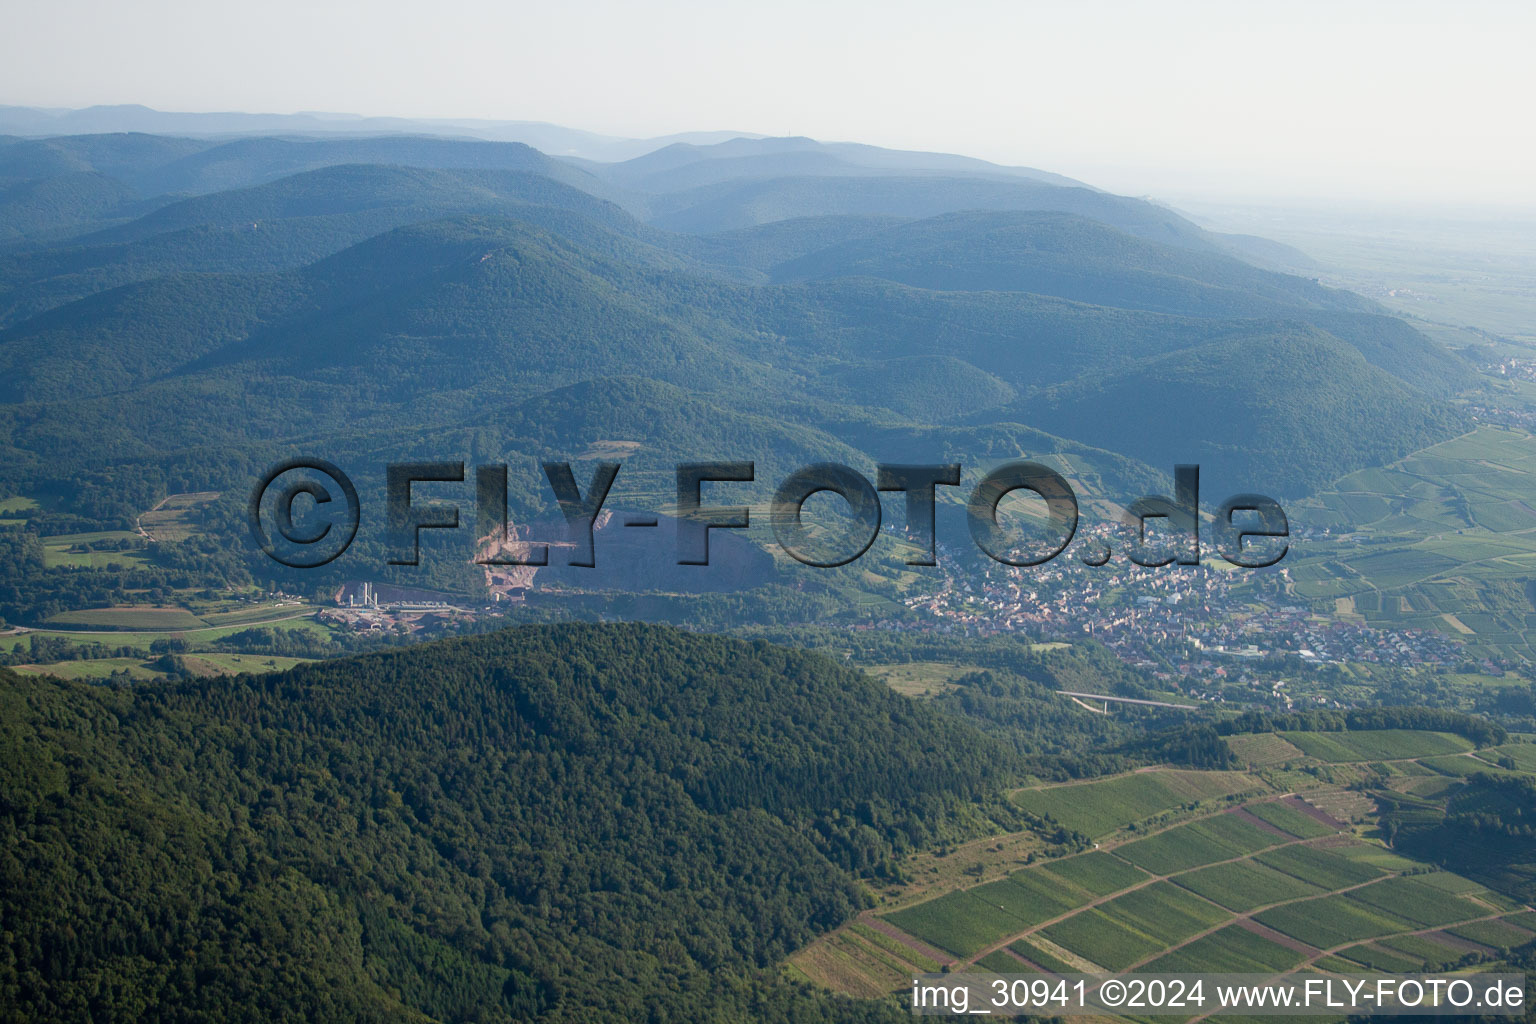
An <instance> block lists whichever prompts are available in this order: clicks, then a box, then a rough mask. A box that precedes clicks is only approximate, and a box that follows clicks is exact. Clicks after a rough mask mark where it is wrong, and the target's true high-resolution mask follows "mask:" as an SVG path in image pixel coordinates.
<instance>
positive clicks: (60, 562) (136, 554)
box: [40, 530, 144, 569]
mask: <svg viewBox="0 0 1536 1024" xmlns="http://www.w3.org/2000/svg"><path fill="white" fill-rule="evenodd" d="M40 540H41V542H42V545H43V568H45V569H60V568H71V569H78V568H85V569H105V568H107V567H108V566H110V565H112V564H113V563H116V564H118V565H120V566H123V567H124V568H128V567H131V566H135V565H143V564H144V555H143V551H142V549H133V550H127V551H92V550H89V545H91V544H95V543H99V542H101V541H107V542H110V543H114V544H116V543H121V542H123V541H128V542H130V543H133V544H137V543H138V542H139V535H138V534H136V533H133V532H131V531H129V530H103V531H99V532H95V533H64V534H57V535H54V536H49V537H42V538H40Z"/></svg>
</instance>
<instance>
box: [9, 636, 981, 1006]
mask: <svg viewBox="0 0 1536 1024" xmlns="http://www.w3.org/2000/svg"><path fill="white" fill-rule="evenodd" d="M1008 769H1009V755H1007V754H1005V753H1004V752H1003V750H1002V748H1001V747H1000V746H999V745H997V744H996V743H995V742H994V741H993V740H991V739H989V738H988V737H985V736H983V735H981V734H979V733H977V732H976V731H974V730H972V729H970V728H969V727H967V726H965V725H963V724H960V723H958V722H956V721H955V720H952V719H948V718H945V717H943V716H942V715H941V714H940V713H939V712H936V711H934V710H932V709H931V708H928V707H925V706H923V705H920V704H917V703H915V702H910V701H906V700H904V699H902V698H899V697H896V696H894V695H892V694H891V693H890V692H889V691H887V690H885V689H884V688H883V687H881V686H879V685H878V684H876V683H873V682H871V681H870V680H868V679H867V678H865V677H863V676H861V675H859V674H857V673H855V672H852V671H849V670H847V669H844V668H842V667H840V666H838V665H836V664H834V663H833V662H831V661H829V660H827V659H825V658H823V657H821V656H818V655H814V654H809V653H805V652H798V651H792V650H788V649H784V648H778V647H774V646H771V645H768V644H764V643H747V642H741V641H735V640H727V639H722V638H716V637H705V636H696V635H692V634H688V633H683V632H678V631H675V630H670V629H664V628H657V627H646V626H634V625H629V626H560V627H538V628H523V629H515V630H508V631H505V632H502V633H498V634H493V635H488V636H481V637H476V638H472V639H464V640H455V641H447V642H441V643H434V644H427V645H421V646H417V647H413V648H410V649H407V650H403V651H399V652H395V653H389V654H381V655H373V656H367V657H362V658H355V659H349V660H344V661H335V662H329V663H325V664H320V665H314V666H308V667H304V668H300V669H296V670H294V671H291V672H288V673H284V674H281V675H271V676H260V677H252V676H241V677H239V678H235V679H228V678H224V679H217V680H211V681H190V682H184V683H179V684H175V685H146V686H140V687H135V688H133V689H123V690H113V689H107V688H103V687H93V686H87V685H81V684H71V683H64V682H58V681H49V680H38V679H35V678H32V679H27V680H25V681H24V680H23V679H22V678H20V677H18V676H15V675H13V674H10V673H8V672H5V671H3V670H0V779H3V783H0V830H3V832H4V836H5V838H4V842H3V844H0V849H3V850H4V851H5V853H4V855H3V856H0V885H3V886H4V888H5V891H7V892H8V893H11V894H12V896H11V897H10V898H9V899H8V900H7V906H6V919H5V921H4V930H5V931H6V933H7V940H6V946H7V954H8V955H7V958H6V959H5V960H4V961H3V962H0V1006H3V1007H6V1008H8V1013H9V1015H10V1016H9V1019H17V1020H22V1019H27V1020H86V1019H90V1020H96V1021H114V1020H134V1021H153V1020H177V1021H187V1020H219V1021H226V1020H263V1021H266V1020H303V1021H310V1022H317V1021H343V1020H344V1021H357V1020H399V1021H420V1020H428V1019H435V1020H484V1021H496V1020H507V1019H512V1018H517V1019H542V1020H550V1021H597V1020H646V1019H649V1020H674V1021H684V1020H687V1021H695V1020H701V1021H702V1020H724V1019H730V1020H743V1019H753V1020H765V1021H776V1020H863V1019H885V1018H886V1016H887V1015H889V1016H890V1019H893V1020H894V1019H895V1016H894V1015H895V1011H894V1010H891V1009H890V1008H888V1007H885V1006H884V1005H883V1004H878V1003H875V1004H867V1005H862V1004H860V1005H856V1004H851V1003H846V1002H833V1001H831V997H827V996H823V995H818V994H813V993H811V992H809V991H806V990H802V989H799V988H796V987H793V986H791V985H790V984H789V983H787V982H784V981H782V980H780V979H779V978H778V976H777V974H776V973H775V972H774V970H773V965H774V964H775V963H776V962H777V961H778V960H779V959H780V958H781V957H783V956H784V955H785V954H786V953H787V952H789V951H791V950H793V949H795V948H797V947H798V946H800V945H802V944H804V943H805V942H807V941H808V940H809V939H810V938H812V937H813V936H814V935H815V934H816V933H818V932H820V931H822V930H825V929H827V928H829V927H832V926H833V925H835V924H837V923H838V922H840V921H842V920H844V919H845V918H847V917H848V916H849V915H851V914H852V913H854V912H855V911H856V910H857V909H858V907H859V905H860V900H861V895H860V890H859V888H858V886H857V884H856V882H855V880H854V872H873V873H876V874H878V873H879V872H881V871H882V866H883V864H884V863H885V862H887V861H888V860H889V859H890V858H891V857H892V856H894V855H896V854H898V853H900V852H902V851H904V850H907V849H909V848H911V847H912V846H913V845H914V844H917V843H923V842H931V841H935V840H942V839H944V838H947V837H948V836H950V835H953V834H955V830H957V829H958V827H959V825H958V821H957V817H956V814H957V813H958V812H957V810H956V808H958V807H959V806H960V805H961V803H962V802H966V803H970V804H971V805H972V806H973V807H974V802H975V798H976V797H978V796H982V795H984V794H986V793H987V792H990V791H991V790H993V789H994V788H996V786H998V785H1000V784H1001V782H1002V781H1003V779H1002V775H1003V774H1004V773H1006V772H1007V771H1008Z"/></svg>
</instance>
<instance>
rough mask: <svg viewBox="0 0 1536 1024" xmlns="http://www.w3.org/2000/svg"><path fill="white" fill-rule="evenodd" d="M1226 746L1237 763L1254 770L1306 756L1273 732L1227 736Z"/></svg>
mask: <svg viewBox="0 0 1536 1024" xmlns="http://www.w3.org/2000/svg"><path fill="white" fill-rule="evenodd" d="M1227 746H1228V747H1229V748H1230V749H1231V751H1232V753H1233V754H1234V755H1235V756H1236V757H1237V759H1238V760H1239V761H1242V762H1243V763H1244V764H1247V765H1250V766H1253V767H1256V768H1267V767H1269V766H1270V765H1276V764H1284V763H1285V762H1287V761H1297V760H1300V759H1301V758H1303V757H1305V756H1306V755H1305V754H1303V753H1302V752H1301V750H1300V749H1299V748H1297V747H1296V745H1295V744H1293V743H1291V742H1289V741H1288V740H1286V739H1285V737H1283V736H1281V735H1279V734H1278V733H1273V732H1260V733H1244V734H1239V735H1237V736H1228V737H1227Z"/></svg>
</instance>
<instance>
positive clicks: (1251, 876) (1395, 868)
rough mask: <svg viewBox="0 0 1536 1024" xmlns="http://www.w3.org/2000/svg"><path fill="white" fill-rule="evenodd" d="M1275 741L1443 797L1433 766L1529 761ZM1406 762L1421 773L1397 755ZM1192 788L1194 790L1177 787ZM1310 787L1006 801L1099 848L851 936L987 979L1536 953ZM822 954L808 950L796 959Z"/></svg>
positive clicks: (1378, 745)
mask: <svg viewBox="0 0 1536 1024" xmlns="http://www.w3.org/2000/svg"><path fill="white" fill-rule="evenodd" d="M1276 738H1277V739H1280V741H1281V742H1283V743H1286V744H1288V745H1290V747H1291V749H1294V750H1295V751H1297V753H1298V755H1299V759H1300V760H1301V761H1302V763H1303V765H1306V764H1314V765H1315V764H1317V763H1318V762H1319V760H1320V759H1321V758H1329V759H1331V760H1330V761H1329V762H1327V764H1325V765H1324V766H1325V767H1330V766H1342V767H1343V768H1345V769H1348V771H1347V772H1346V773H1345V774H1347V775H1348V776H1349V778H1350V779H1351V780H1353V779H1355V778H1357V777H1358V778H1361V779H1375V780H1376V785H1379V786H1382V787H1383V788H1385V787H1386V784H1387V783H1388V782H1392V783H1394V784H1395V783H1396V782H1397V780H1399V779H1402V780H1409V781H1410V782H1421V781H1436V780H1438V781H1440V782H1442V783H1445V784H1447V785H1449V786H1453V787H1454V786H1457V785H1460V784H1461V783H1460V780H1459V779H1458V778H1457V777H1455V776H1451V775H1446V774H1439V773H1437V772H1436V767H1437V766H1438V765H1440V764H1441V763H1443V762H1448V763H1452V764H1455V765H1457V766H1458V767H1460V766H1461V765H1463V764H1465V765H1467V766H1470V767H1471V768H1472V769H1474V770H1475V769H1477V768H1478V767H1479V766H1481V767H1483V768H1487V767H1488V766H1489V762H1488V761H1485V760H1482V758H1484V757H1487V758H1492V759H1494V760H1497V759H1498V758H1499V757H1510V758H1514V757H1516V756H1519V757H1520V758H1521V762H1522V763H1525V762H1526V758H1527V756H1528V754H1529V753H1530V752H1532V751H1536V745H1533V744H1525V743H1511V744H1507V745H1506V746H1504V747H1500V748H1497V750H1484V751H1478V752H1477V754H1478V755H1479V756H1477V757H1474V756H1471V754H1470V753H1467V752H1466V751H1467V749H1468V747H1469V746H1470V745H1469V744H1467V743H1466V741H1464V740H1462V739H1461V738H1460V737H1454V736H1448V735H1446V734H1440V733H1414V732H1407V731H1392V732H1355V733H1312V734H1289V735H1288V736H1286V737H1284V738H1283V739H1282V738H1279V737H1276ZM1319 740H1321V742H1318V741H1319ZM1255 749H1261V748H1259V747H1257V746H1256V747H1255ZM1510 751H1514V753H1513V754H1511V753H1510ZM1414 754H1417V755H1418V757H1419V760H1406V759H1405V758H1407V757H1409V756H1411V755H1414ZM1291 759H1292V758H1291V757H1290V755H1287V758H1286V760H1291ZM1385 762H1390V764H1387V763H1385ZM1357 766H1358V768H1357ZM1495 770H1496V771H1497V770H1500V769H1495ZM1326 774H1327V773H1324V775H1326ZM1202 775H1203V776H1204V780H1203V781H1204V784H1203V785H1202V784H1201V780H1200V779H1198V778H1192V776H1193V777H1198V776H1202ZM1264 779H1269V780H1270V782H1268V783H1266V782H1265V781H1263V780H1264ZM1321 779H1322V777H1321V776H1312V775H1308V774H1307V773H1306V772H1303V771H1284V772H1277V773H1271V772H1268V771H1262V770H1261V771H1257V772H1256V773H1255V774H1252V775H1250V774H1247V773H1241V772H1204V773H1200V772H1188V771H1178V770H1173V769H1155V770H1148V771H1141V772H1135V773H1131V774H1128V775H1121V776H1116V777H1112V778H1106V779H1102V780H1097V781H1094V782H1090V783H1080V784H1068V785H1062V786H1051V787H1043V788H1037V789H1030V790H1024V791H1022V792H1020V793H1017V794H1015V796H1016V799H1018V801H1019V802H1020V804H1021V806H1024V807H1026V808H1027V809H1029V810H1031V811H1033V812H1035V813H1046V812H1047V809H1049V813H1050V817H1051V819H1052V820H1055V821H1058V822H1061V821H1062V819H1063V818H1064V819H1065V821H1066V822H1070V823H1071V825H1070V826H1069V827H1072V828H1075V829H1076V830H1077V831H1079V832H1080V833H1082V834H1091V832H1090V830H1091V831H1092V832H1096V833H1097V835H1098V841H1097V842H1093V843H1091V846H1092V848H1091V849H1088V850H1086V851H1084V852H1080V853H1076V854H1072V855H1070V856H1064V857H1056V858H1047V859H1042V860H1037V861H1035V862H1034V863H1032V864H1030V865H1028V866H1026V867H1024V868H1022V869H1021V870H1016V871H1013V872H1012V873H1011V874H1009V875H1007V876H1006V877H1005V878H1003V879H1001V880H995V881H988V882H984V883H981V884H978V883H977V882H976V881H975V880H974V879H973V880H970V881H961V882H958V883H957V887H956V888H954V889H951V890H949V891H945V892H941V893H939V894H937V895H934V894H933V893H932V892H930V891H924V890H922V889H920V888H914V889H912V890H911V895H910V896H909V897H907V898H906V899H905V901H903V900H902V898H901V897H900V895H899V893H898V894H897V895H896V898H895V900H894V903H895V905H894V906H888V907H886V908H877V909H876V910H873V911H869V912H866V913H865V914H864V915H863V916H862V918H861V925H862V926H863V927H872V926H875V925H878V926H879V927H880V928H881V929H883V931H882V933H881V934H882V937H883V938H884V939H885V940H886V941H890V942H895V943H897V944H898V947H899V948H903V949H909V950H911V949H919V950H924V951H926V955H928V956H929V957H930V958H931V959H932V960H933V961H934V962H936V963H938V964H940V965H942V966H944V967H947V968H948V969H949V970H951V971H960V970H965V969H967V968H970V967H972V966H974V968H975V969H977V970H991V971H997V972H1002V973H1028V972H1029V971H1031V970H1033V969H1036V968H1038V969H1043V970H1047V971H1057V972H1062V971H1096V970H1116V971H1120V970H1133V971H1138V972H1140V971H1169V972H1172V971H1230V972H1285V971H1291V970H1297V969H1303V968H1313V967H1316V968H1321V969H1325V970H1336V971H1344V972H1349V971H1357V972H1358V971H1387V972H1417V971H1420V970H1422V969H1424V968H1425V965H1426V964H1427V965H1430V968H1431V969H1436V970H1438V969H1442V968H1449V967H1452V966H1456V965H1460V964H1463V963H1466V962H1469V960H1468V958H1470V961H1486V960H1487V959H1488V958H1497V956H1498V955H1499V951H1500V950H1507V949H1510V948H1514V947H1517V946H1523V945H1526V944H1529V943H1533V942H1536V912H1533V911H1531V910H1529V909H1528V908H1526V907H1525V906H1523V905H1522V904H1521V903H1519V902H1518V901H1516V900H1514V899H1512V898H1510V897H1508V896H1506V895H1504V894H1502V893H1499V892H1496V891H1492V890H1489V889H1487V888H1485V885H1484V883H1483V882H1481V881H1478V880H1476V879H1473V878H1467V877H1463V876H1461V875H1458V874H1454V873H1451V872H1447V871H1443V870H1438V869H1436V868H1435V867H1433V866H1432V865H1429V864H1425V863H1423V862H1421V861H1418V860H1415V859H1413V858H1411V857H1408V856H1405V855H1404V853H1403V852H1402V851H1399V850H1394V849H1391V848H1389V847H1388V846H1387V845H1385V843H1384V842H1382V841H1381V840H1380V839H1379V838H1374V837H1376V836H1378V834H1379V833H1378V832H1377V829H1376V825H1375V813H1376V812H1375V811H1374V807H1375V806H1376V805H1375V803H1374V802H1373V799H1372V797H1371V795H1370V794H1369V793H1368V792H1358V791H1355V790H1352V789H1349V788H1347V787H1345V786H1344V785H1343V784H1342V783H1339V782H1337V781H1334V782H1332V783H1328V782H1324V781H1321ZM1276 783H1282V784H1283V785H1285V786H1286V787H1290V786H1294V785H1303V787H1304V788H1303V789H1302V790H1301V791H1300V792H1297V791H1295V790H1292V789H1288V788H1287V789H1281V788H1278V786H1276V785H1275V784H1276ZM1308 785H1310V787H1311V788H1305V787H1306V786H1308ZM1245 787H1246V788H1245ZM1272 787H1273V788H1272ZM1229 796H1232V797H1233V798H1232V799H1227V797H1229ZM1325 811H1326V812H1327V813H1325ZM1115 814H1120V815H1122V816H1123V817H1122V818H1121V820H1120V821H1118V822H1116V821H1115V820H1114V817H1113V816H1114V815H1115ZM1330 814H1332V815H1335V816H1334V817H1330ZM1346 820H1347V821H1353V822H1354V823H1355V824H1353V825H1349V824H1343V823H1342V822H1344V821H1346ZM1063 823H1065V822H1063ZM1133 825H1134V826H1135V827H1132V826H1133ZM989 842H993V841H992V840H989ZM1479 877H1481V876H1479ZM1490 884H1491V883H1490ZM889 895H890V894H889V893H888V894H887V896H889ZM835 948H836V947H835V946H834V945H830V944H827V943H825V941H824V940H818V942H817V943H813V944H812V947H811V949H814V950H815V951H816V952H815V954H814V956H808V957H807V959H808V960H816V959H817V958H822V959H824V958H826V957H827V956H832V955H834V953H831V952H828V950H834V951H835ZM854 952H855V951H850V952H849V954H848V955H847V956H845V957H843V959H842V960H839V961H838V962H837V964H836V965H834V966H833V967H829V968H827V969H824V970H821V971H820V974H818V972H817V969H816V968H814V967H811V968H806V973H807V974H808V976H811V977H812V978H813V979H815V980H820V979H821V978H827V977H831V976H832V975H833V974H834V973H835V972H836V971H846V970H848V969H849V967H848V964H849V963H853V962H854ZM856 952H858V953H859V956H860V957H862V958H863V960H860V961H859V962H864V961H867V960H868V955H867V953H866V952H864V951H856ZM799 956H800V954H797V958H798V957H799ZM797 962H798V961H797ZM864 971H865V974H864V975H863V976H862V977H863V980H862V981H860V982H859V984H860V985H864V986H866V987H867V986H871V985H874V986H875V987H879V985H881V984H884V983H885V982H887V981H890V980H891V976H890V975H889V974H888V973H887V974H881V975H879V978H880V979H881V980H880V981H878V982H875V981H872V980H871V979H872V978H874V977H875V976H876V968H875V967H874V966H866V967H865V968H864ZM822 983H824V984H825V983H827V982H825V981H822ZM833 987H834V988H836V987H838V986H837V985H833ZM894 987H896V986H894V985H893V986H892V988H887V989H885V991H891V990H892V989H893V988H894ZM842 990H844V991H852V990H853V989H851V988H847V987H844V988H843V989H842Z"/></svg>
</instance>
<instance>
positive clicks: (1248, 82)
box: [0, 0, 1536, 204]
mask: <svg viewBox="0 0 1536 1024" xmlns="http://www.w3.org/2000/svg"><path fill="white" fill-rule="evenodd" d="M0 26H3V28H4V31H0V103H12V104H23V105H30V106H88V105H92V104H98V103H142V104H145V105H147V106H152V107H157V108H160V109H164V110H200V111H210V110H247V111H260V112H277V113H289V112H295V111H301V110H329V111H346V112H352V113H360V114H378V115H399V116H432V117H483V118H498V119H510V120H540V121H552V122H555V123H558V124H565V125H569V126H572V127H579V128H587V129H590V130H594V131H600V132H606V133H612V134H619V135H630V136H637V135H638V136H650V135H658V134H666V133H671V132H677V131H690V130H700V129H722V128H728V129H737V130H745V131H752V132H759V133H764V134H771V135H786V134H796V135H810V136H813V137H816V138H820V139H828V140H834V139H836V140H841V139H846V140H854V141H861V142H871V143H876V144H879V145H888V146H899V147H904V148H914V149H935V150H946V151H951V152H960V153H966V154H969V155H973V156H980V157H984V158H987V159H991V160H996V161H1001V162H1006V163H1018V164H1029V165H1033V166H1037V167H1043V168H1046V169H1049V170H1055V171H1059V172H1062V173H1066V174H1071V175H1074V176H1077V177H1081V178H1084V179H1086V180H1089V181H1092V182H1094V183H1096V184H1099V185H1103V186H1105V187H1109V188H1113V189H1115V190H1117V191H1122V192H1128V193H1133V194H1141V193H1156V194H1159V195H1168V196H1177V195H1180V194H1196V193H1207V194H1236V195H1276V196H1291V195H1296V196H1317V195H1334V196H1338V197H1341V198H1354V197H1361V196H1370V197H1376V198H1423V199H1435V200H1445V199H1472V200H1477V201H1486V202H1519V203H1522V204H1531V203H1536V186H1533V184H1532V183H1533V181H1536V133H1533V132H1532V130H1531V123H1532V110H1531V107H1532V103H1533V101H1536V60H1533V59H1532V56H1531V48H1532V44H1533V42H1536V4H1532V3H1529V2H1523V0H1507V2H1495V0H1455V2H1451V0H1443V2H1439V3H1420V2H1414V0H1390V2H1375V0H1372V2H1354V3H1351V2H1349V0H1327V2H1313V0H1281V2H1271V3H1262V4H1261V3H1257V2H1252V0H1249V2H1242V0H1239V2H1233V0H1223V2H1220V3H1216V2H1211V3H1205V2H1186V0H1162V2H1152V0H1148V2H1144V3H1114V2H1088V0H1084V2H1078V0H1059V2H1053V3H1036V2H1029V0H1007V2H987V0H948V2H944V3H940V2H936V0H929V2H925V3H911V2H907V0H881V2H878V3H875V2H869V3H863V2H846V0H814V2H811V0H777V2H757V3H751V4H747V3H733V2H729V0H707V2H705V0H656V2H652V3H619V2H609V0H567V2H564V3H561V2H559V0H554V2H542V3H536V4H535V3H521V2H516V0H514V2H500V3H497V2H488V0H434V2H423V0H413V2H402V0H373V2H370V3H366V4H364V3H334V2H326V0H303V2H294V0H243V2H241V3H238V4H231V3H220V2H216V0H134V2H131V3H125V2H122V0H47V2H42V3H27V2H25V0H4V13H3V15H0Z"/></svg>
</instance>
